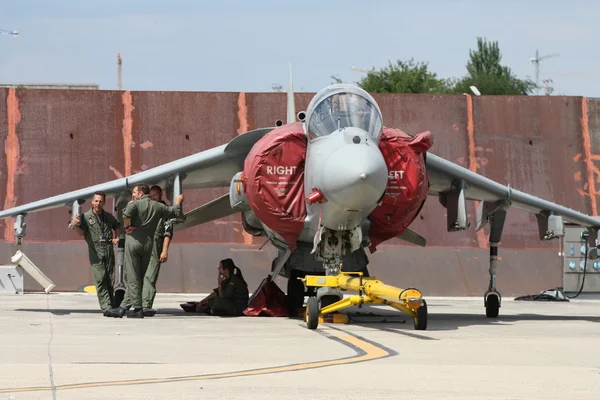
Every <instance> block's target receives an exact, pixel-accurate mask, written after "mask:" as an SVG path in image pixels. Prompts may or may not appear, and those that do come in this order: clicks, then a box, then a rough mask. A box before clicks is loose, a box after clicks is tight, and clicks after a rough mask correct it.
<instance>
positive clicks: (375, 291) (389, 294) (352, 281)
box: [302, 272, 427, 330]
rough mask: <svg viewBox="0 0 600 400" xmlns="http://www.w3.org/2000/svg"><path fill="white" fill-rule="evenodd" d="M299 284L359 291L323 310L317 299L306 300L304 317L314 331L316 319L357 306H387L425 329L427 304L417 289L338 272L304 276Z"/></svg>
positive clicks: (417, 328) (417, 327)
mask: <svg viewBox="0 0 600 400" xmlns="http://www.w3.org/2000/svg"><path fill="white" fill-rule="evenodd" d="M352 275H354V276H352ZM302 281H303V282H304V283H305V284H306V286H315V287H331V288H337V289H340V290H348V291H352V292H358V295H355V296H350V297H347V298H342V299H341V300H339V301H337V302H335V303H333V304H330V305H327V306H325V307H323V308H320V306H319V300H318V299H317V297H309V298H308V303H307V305H306V313H305V317H304V320H305V321H306V326H307V327H308V329H316V328H317V326H318V325H319V317H322V316H323V315H324V314H329V313H333V312H336V311H339V310H341V309H344V308H347V307H352V306H356V305H359V304H387V305H389V306H390V307H393V308H395V309H397V310H400V311H403V312H405V313H406V314H408V315H410V316H411V317H412V319H413V322H414V325H415V329H416V330H426V329H427V303H426V302H425V300H424V299H423V296H422V294H421V292H420V291H418V290H417V289H412V288H411V289H399V288H397V287H394V286H389V285H386V284H384V283H383V282H381V281H379V280H377V279H375V277H369V278H366V277H363V276H362V272H341V273H340V274H339V275H335V276H333V275H332V276H314V275H307V276H306V277H305V278H304V279H302Z"/></svg>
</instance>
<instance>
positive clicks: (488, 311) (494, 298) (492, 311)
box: [485, 294, 500, 318]
mask: <svg viewBox="0 0 600 400" xmlns="http://www.w3.org/2000/svg"><path fill="white" fill-rule="evenodd" d="M499 313H500V298H499V297H498V295H497V294H490V295H489V296H488V297H487V300H486V302H485V316H486V317H488V318H497V317H498V314H499Z"/></svg>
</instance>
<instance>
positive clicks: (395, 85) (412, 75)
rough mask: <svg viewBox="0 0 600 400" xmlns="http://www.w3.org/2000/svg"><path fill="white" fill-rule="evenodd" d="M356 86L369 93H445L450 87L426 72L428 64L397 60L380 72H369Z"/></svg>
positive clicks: (445, 81) (434, 75) (431, 73)
mask: <svg viewBox="0 0 600 400" xmlns="http://www.w3.org/2000/svg"><path fill="white" fill-rule="evenodd" d="M358 86H360V87H361V88H363V89H364V90H366V91H367V92H370V93H446V92H448V91H449V90H450V89H451V88H452V87H453V85H452V83H451V82H450V81H447V80H444V79H438V77H437V75H436V74H435V73H433V72H430V71H429V70H428V63H422V62H417V63H416V62H415V61H414V59H412V58H411V59H410V60H409V61H407V62H403V61H400V60H398V61H397V62H396V64H395V65H394V64H392V63H391V62H389V65H388V66H387V67H386V68H383V69H382V70H380V71H375V69H373V70H372V71H369V73H368V74H367V76H366V77H364V78H363V79H361V80H360V81H359V82H358Z"/></svg>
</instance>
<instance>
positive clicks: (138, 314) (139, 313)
mask: <svg viewBox="0 0 600 400" xmlns="http://www.w3.org/2000/svg"><path fill="white" fill-rule="evenodd" d="M127 318H144V310H143V309H142V308H135V309H133V310H130V311H129V312H128V313H127Z"/></svg>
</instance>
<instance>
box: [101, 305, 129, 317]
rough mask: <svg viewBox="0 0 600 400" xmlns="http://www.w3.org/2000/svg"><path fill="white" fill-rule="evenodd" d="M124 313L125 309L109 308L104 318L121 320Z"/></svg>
mask: <svg viewBox="0 0 600 400" xmlns="http://www.w3.org/2000/svg"><path fill="white" fill-rule="evenodd" d="M126 311H127V309H125V308H123V307H117V308H111V309H110V310H108V311H107V312H106V316H107V317H113V318H123V315H125V312H126Z"/></svg>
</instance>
